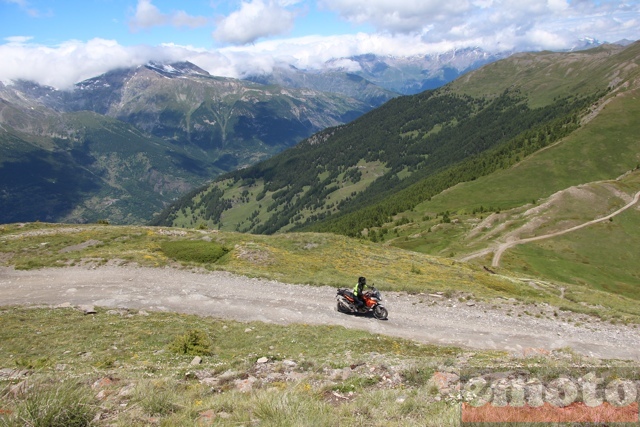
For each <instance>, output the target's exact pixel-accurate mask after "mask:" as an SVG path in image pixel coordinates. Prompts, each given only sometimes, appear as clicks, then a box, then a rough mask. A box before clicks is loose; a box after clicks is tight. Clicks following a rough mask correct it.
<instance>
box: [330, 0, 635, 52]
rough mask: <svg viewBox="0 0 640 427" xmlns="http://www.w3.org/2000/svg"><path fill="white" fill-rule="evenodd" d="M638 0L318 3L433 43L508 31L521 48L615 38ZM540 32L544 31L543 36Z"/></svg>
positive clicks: (631, 19) (625, 29) (510, 41)
mask: <svg viewBox="0 0 640 427" xmlns="http://www.w3.org/2000/svg"><path fill="white" fill-rule="evenodd" d="M638 3H639V2H638V0H628V1H625V2H617V1H614V2H609V1H603V2H594V1H590V0H573V1H569V0H459V1H458V0H456V1H441V0H402V1H399V0H318V4H319V5H320V6H321V7H324V8H326V9H329V10H331V11H334V12H336V13H338V14H339V15H340V16H341V17H342V18H343V19H345V20H347V21H349V22H354V23H358V24H369V25H373V26H374V27H375V28H376V29H377V30H378V31H379V32H383V33H384V32H386V33H391V34H422V36H423V40H424V41H426V42H431V43H441V42H451V43H460V42H466V43H468V44H469V43H471V42H472V41H477V42H479V43H480V45H481V46H484V43H485V41H486V42H488V43H490V44H491V45H494V46H495V45H497V44H498V41H497V37H498V36H499V35H509V38H502V40H501V41H500V45H503V46H506V45H512V46H514V47H522V48H525V49H527V48H531V49H534V48H537V47H541V48H555V47H556V46H558V45H559V44H560V43H561V42H562V41H565V42H566V41H567V40H571V39H574V40H575V39H579V38H581V37H586V36H591V37H598V38H601V39H605V40H608V41H616V40H618V37H617V36H618V35H620V36H622V33H627V34H628V33H629V29H630V28H632V25H633V24H635V23H637V21H638V17H639V16H640V5H639V4H638ZM616 20H617V21H616ZM616 22H618V23H617V24H616ZM550 23H553V25H551V24H550ZM543 33H548V34H546V35H545V37H541V34H543ZM602 35H604V36H602ZM632 38H634V37H632ZM635 38H637V31H636V37H635Z"/></svg>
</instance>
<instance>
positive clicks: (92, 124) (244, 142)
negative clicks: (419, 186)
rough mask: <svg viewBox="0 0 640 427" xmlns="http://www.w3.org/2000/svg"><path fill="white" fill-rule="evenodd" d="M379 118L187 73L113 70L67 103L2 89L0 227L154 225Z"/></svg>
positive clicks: (299, 93)
mask: <svg viewBox="0 0 640 427" xmlns="http://www.w3.org/2000/svg"><path fill="white" fill-rule="evenodd" d="M371 108H372V106H371V105H369V104H366V103H363V102H361V101H358V100H356V99H353V98H349V97H346V96H341V95H336V94H331V93H322V92H319V91H313V90H303V89H299V90H298V89H285V88H281V87H277V86H265V85H259V84H256V83H251V82H244V81H240V80H235V79H227V78H217V77H214V76H211V75H209V74H208V73H207V72H205V71H203V70H201V69H199V68H198V67H196V66H194V65H193V64H190V63H177V64H172V65H162V64H148V65H147V66H143V67H137V68H131V69H123V70H115V71H111V72H109V73H106V74H104V75H102V76H98V77H96V78H93V79H89V80H86V81H84V82H81V83H79V84H78V85H76V87H75V89H74V90H72V91H66V92H65V91H58V90H55V89H53V88H49V87H43V86H40V85H37V84H34V83H29V82H16V83H15V84H12V85H10V86H4V85H3V84H1V83H0V152H1V153H2V157H0V177H2V178H3V179H2V182H1V183H0V191H1V192H0V203H1V204H0V208H1V209H0V212H1V214H0V223H2V222H14V221H34V220H46V221H54V222H88V221H95V220H98V219H107V220H109V221H110V222H114V223H120V224H131V223H142V222H146V221H148V220H150V219H151V218H152V216H153V215H154V214H155V213H157V212H159V211H160V210H161V209H162V208H164V207H165V206H166V205H167V204H168V203H170V202H171V201H172V200H174V199H176V198H177V197H178V196H179V195H182V194H184V193H186V192H187V191H189V190H190V189H192V188H194V187H198V186H200V185H202V184H203V183H205V182H208V181H210V180H211V179H213V178H215V177H216V176H218V175H220V174H221V173H224V172H228V171H230V170H234V169H236V168H242V167H246V166H248V165H251V164H254V163H256V162H258V161H260V160H264V159H265V158H268V157H270V156H272V155H274V154H275V153H278V152H280V151H282V150H283V149H285V148H287V147H290V146H292V145H294V144H296V143H297V142H299V141H300V140H301V139H303V138H305V137H307V136H309V135H311V134H313V133H314V132H316V131H318V130H320V129H324V128H326V127H328V126H335V125H336V124H340V123H344V122H346V121H349V120H352V119H353V118H355V117H357V116H359V115H361V114H362V113H364V112H365V111H368V110H370V109H371Z"/></svg>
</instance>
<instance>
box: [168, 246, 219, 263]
mask: <svg viewBox="0 0 640 427" xmlns="http://www.w3.org/2000/svg"><path fill="white" fill-rule="evenodd" d="M161 249H162V252H163V253H164V254H165V255H166V256H168V257H169V258H173V259H175V260H177V261H185V262H197V263H201V264H210V263H214V262H216V261H217V260H218V259H220V258H222V257H223V256H224V255H225V254H226V253H227V252H229V249H228V248H226V247H224V246H222V245H219V244H217V243H214V242H206V241H204V240H177V241H168V242H162V244H161Z"/></svg>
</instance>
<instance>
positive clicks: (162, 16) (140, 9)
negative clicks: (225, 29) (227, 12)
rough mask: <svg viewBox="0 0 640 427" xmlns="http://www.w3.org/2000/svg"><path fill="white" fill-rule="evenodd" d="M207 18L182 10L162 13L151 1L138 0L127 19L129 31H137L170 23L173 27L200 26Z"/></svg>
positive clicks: (206, 22) (204, 23) (206, 21)
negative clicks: (134, 9)
mask: <svg viewBox="0 0 640 427" xmlns="http://www.w3.org/2000/svg"><path fill="white" fill-rule="evenodd" d="M208 23H209V20H208V19H207V18H205V17H203V16H191V15H189V14H188V13H187V12H185V11H183V10H178V11H173V12H171V13H162V12H160V9H158V8H157V7H156V6H154V5H153V4H152V3H151V0H138V5H137V6H136V11H135V14H134V16H133V18H132V19H131V20H130V21H129V28H130V29H131V31H138V30H141V29H147V28H152V27H160V26H164V25H172V26H174V27H190V28H196V27H202V26H204V25H207V24H208Z"/></svg>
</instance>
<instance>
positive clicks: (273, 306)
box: [0, 266, 640, 360]
mask: <svg viewBox="0 0 640 427" xmlns="http://www.w3.org/2000/svg"><path fill="white" fill-rule="evenodd" d="M382 291H383V298H384V299H385V301H384V302H385V304H386V306H387V308H388V309H389V320H387V321H379V320H375V319H373V318H367V317H355V316H350V315H345V314H341V313H338V312H336V310H335V288H331V287H312V286H301V285H291V284H286V283H280V282H276V281H269V280H259V279H250V278H247V277H242V276H236V275H232V274H229V273H224V272H212V273H195V272H189V271H185V270H177V269H171V268H158V269H154V268H139V267H115V266H105V267H99V268H88V267H69V268H57V269H54V268H49V269H43V270H34V271H16V270H14V269H12V268H6V267H0V306H7V305H27V304H47V305H57V304H63V303H70V304H72V305H81V304H91V305H95V306H102V307H127V308H131V309H144V310H158V311H172V312H180V313H192V314H197V315H203V316H214V317H217V318H225V319H235V320H239V321H261V322H268V323H277V324H289V323H307V324H323V325H341V326H344V327H346V328H355V329H362V330H366V331H369V332H372V333H378V334H384V335H390V336H396V337H403V338H410V339H413V340H416V341H420V342H425V343H433V344H441V345H455V346H462V347H467V348H474V349H499V350H507V351H510V352H513V353H515V354H523V353H526V352H527V351H528V349H536V351H542V352H544V351H545V350H552V349H557V348H566V347H570V348H573V349H574V350H575V351H576V352H578V353H581V354H584V355H587V356H593V357H597V358H612V359H632V360H640V350H639V348H640V330H638V329H635V328H631V327H626V326H622V325H611V324H606V323H603V322H600V321H598V320H597V319H594V320H592V321H584V320H582V321H581V323H580V326H576V324H577V323H576V324H574V323H571V324H570V323H566V322H562V321H558V320H556V319H551V318H536V317H534V316H529V315H524V316H521V317H518V316H513V315H511V316H510V315H507V314H506V313H505V311H503V310H500V309H495V308H492V307H491V306H490V305H489V304H481V303H475V304H474V305H471V304H472V303H467V302H466V301H465V302H464V303H461V302H458V301H452V300H447V299H446V298H435V297H429V296H420V297H416V296H411V295H406V294H402V293H391V292H387V293H384V290H382Z"/></svg>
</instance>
